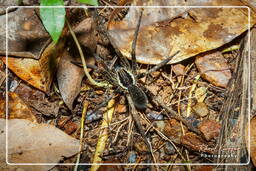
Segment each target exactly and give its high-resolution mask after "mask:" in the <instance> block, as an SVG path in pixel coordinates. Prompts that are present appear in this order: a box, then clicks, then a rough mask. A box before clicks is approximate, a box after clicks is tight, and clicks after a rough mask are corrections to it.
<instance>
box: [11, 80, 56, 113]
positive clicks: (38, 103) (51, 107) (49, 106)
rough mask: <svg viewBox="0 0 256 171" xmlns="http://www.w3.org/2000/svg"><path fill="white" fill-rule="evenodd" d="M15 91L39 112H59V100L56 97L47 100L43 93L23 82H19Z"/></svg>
mask: <svg viewBox="0 0 256 171" xmlns="http://www.w3.org/2000/svg"><path fill="white" fill-rule="evenodd" d="M15 93H16V94H18V95H19V97H20V98H21V99H22V100H24V102H25V103H26V104H27V105H29V106H30V107H31V108H33V109H35V111H36V112H38V113H39V114H43V115H46V116H51V115H52V116H56V115H57V114H58V112H59V101H58V100H57V99H56V100H55V101H49V99H48V98H47V97H46V95H45V93H43V92H42V91H40V90H37V89H35V88H33V87H30V86H28V85H26V84H24V83H20V84H19V86H18V87H17V88H16V89H15Z"/></svg>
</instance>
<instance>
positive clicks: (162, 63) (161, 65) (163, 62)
mask: <svg viewBox="0 0 256 171" xmlns="http://www.w3.org/2000/svg"><path fill="white" fill-rule="evenodd" d="M179 52H180V51H177V52H175V53H174V54H173V55H171V56H169V57H168V58H166V59H164V60H163V61H162V62H160V63H159V64H157V65H156V66H154V67H153V68H151V69H150V70H149V71H147V72H145V73H141V74H139V75H137V76H136V78H137V79H140V78H142V77H145V76H146V75H148V74H150V73H151V72H154V71H156V70H158V69H160V68H162V67H163V66H165V65H166V64H167V63H168V62H169V61H170V60H171V59H172V58H173V57H174V56H176V55H177V54H178V53H179Z"/></svg>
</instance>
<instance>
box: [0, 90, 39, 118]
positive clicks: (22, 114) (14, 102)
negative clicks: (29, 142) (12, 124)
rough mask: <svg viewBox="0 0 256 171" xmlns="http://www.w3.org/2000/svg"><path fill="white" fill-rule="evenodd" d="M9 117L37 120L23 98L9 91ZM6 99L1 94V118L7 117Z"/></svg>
mask: <svg viewBox="0 0 256 171" xmlns="http://www.w3.org/2000/svg"><path fill="white" fill-rule="evenodd" d="M8 95H9V98H8V118H9V119H26V120H29V121H31V122H37V120H36V117H35V115H34V113H33V112H32V111H31V109H30V108H29V107H28V106H27V105H26V104H25V103H24V102H23V100H22V99H21V98H20V97H19V96H18V95H17V94H16V93H13V92H9V93H8ZM5 109H6V99H5V97H3V96H2V94H0V118H4V119H5V118H6V115H5V114H6V110H5Z"/></svg>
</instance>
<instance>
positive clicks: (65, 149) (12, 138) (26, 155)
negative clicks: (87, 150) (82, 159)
mask: <svg viewBox="0 0 256 171" xmlns="http://www.w3.org/2000/svg"><path fill="white" fill-rule="evenodd" d="M5 122H6V121H5V120H4V119H0V130H1V131H0V144H1V146H0V160H1V161H0V163H4V162H5V146H4V144H5V132H6V130H5ZM78 152H79V141H78V140H76V139H74V138H72V137H71V136H69V135H67V134H65V133H64V132H62V131H61V130H59V129H57V128H55V127H53V126H51V125H47V124H37V123H32V122H30V121H28V120H24V119H12V120H8V162H10V163H51V164H53V165H48V166H47V165H41V166H25V165H24V166H19V168H22V169H25V170H26V171H34V170H36V171H46V170H49V169H51V168H52V167H54V165H55V164H57V163H58V162H59V161H60V160H61V159H63V157H70V156H72V155H74V154H76V153H78ZM9 168H11V166H7V168H6V169H9Z"/></svg>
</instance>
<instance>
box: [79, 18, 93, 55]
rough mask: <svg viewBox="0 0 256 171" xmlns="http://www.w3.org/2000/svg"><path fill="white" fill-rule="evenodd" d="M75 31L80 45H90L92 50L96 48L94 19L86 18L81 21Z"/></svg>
mask: <svg viewBox="0 0 256 171" xmlns="http://www.w3.org/2000/svg"><path fill="white" fill-rule="evenodd" d="M74 32H75V33H76V35H77V39H78V41H79V42H80V45H82V46H84V47H88V48H90V49H91V51H93V52H94V51H95V49H96V45H97V42H96V34H95V29H94V21H93V19H92V18H86V19H84V20H83V21H81V22H80V23H79V24H78V25H77V26H76V27H75V28H74Z"/></svg>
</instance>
